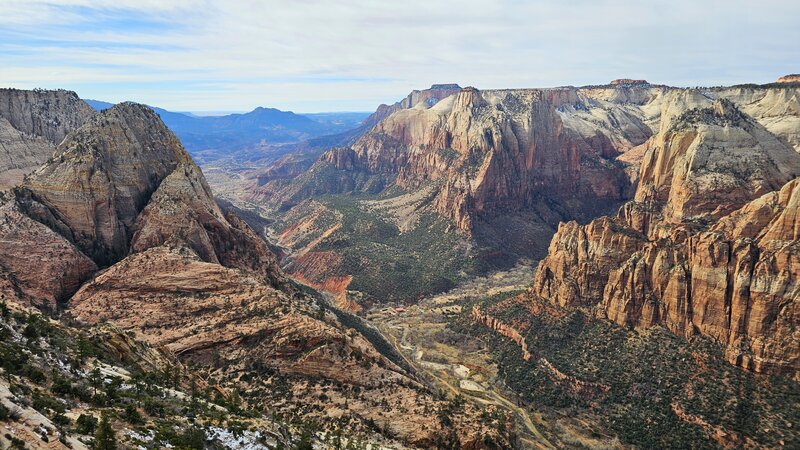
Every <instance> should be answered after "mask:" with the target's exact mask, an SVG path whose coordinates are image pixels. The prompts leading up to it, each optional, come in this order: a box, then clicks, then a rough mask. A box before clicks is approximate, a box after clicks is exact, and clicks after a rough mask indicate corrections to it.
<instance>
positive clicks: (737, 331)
mask: <svg viewBox="0 0 800 450" xmlns="http://www.w3.org/2000/svg"><path fill="white" fill-rule="evenodd" d="M664 128H665V129H664V131H663V132H662V133H660V134H659V135H658V136H656V137H654V138H653V140H652V142H651V145H650V149H649V150H648V153H647V154H646V156H645V158H644V160H643V162H642V166H641V170H640V174H639V180H640V184H639V187H638V189H637V192H636V196H635V199H634V201H632V202H629V203H628V204H626V205H624V206H623V207H622V208H620V211H619V213H618V214H617V216H616V217H613V218H611V217H601V218H599V219H596V220H594V221H592V222H591V223H589V224H588V225H585V226H581V225H578V224H576V223H574V222H571V223H567V224H562V225H561V226H560V227H559V230H558V232H557V233H556V235H555V236H554V238H553V240H552V242H551V245H550V249H549V253H548V256H547V258H545V259H544V260H543V261H542V262H541V263H540V264H539V267H538V269H537V272H536V276H535V281H534V284H533V288H532V293H533V294H534V295H535V296H537V297H540V298H544V299H547V300H549V301H551V302H553V303H557V304H559V305H562V306H573V305H597V306H599V311H600V314H601V315H603V316H605V317H608V318H609V319H611V320H613V321H615V322H617V323H619V324H622V325H626V326H629V327H632V328H647V327H651V326H654V325H663V326H665V327H667V328H668V329H670V330H671V331H673V332H675V333H677V334H681V335H685V336H690V335H693V334H695V333H699V334H703V335H705V336H709V337H711V338H712V339H714V340H716V341H717V342H719V343H720V344H721V345H723V346H724V348H725V352H726V357H727V359H728V360H729V361H730V362H731V363H733V364H736V365H740V366H742V367H745V368H748V369H751V370H754V371H756V372H760V373H778V374H784V375H787V376H790V377H794V378H798V377H800V345H798V342H800V341H798V335H797V332H796V327H795V326H794V325H793V324H796V323H797V320H798V314H799V312H800V304H798V303H797V300H798V299H800V288H798V283H797V279H798V277H800V275H799V274H800V272H799V270H800V259H799V257H800V253H798V249H799V248H798V247H797V242H798V240H797V239H798V229H797V226H798V225H797V223H796V222H797V215H798V205H800V201H799V200H798V198H797V197H798V195H800V191H798V185H799V184H800V181H799V180H798V179H796V178H795V179H793V178H794V177H796V176H797V174H798V173H799V172H800V155H798V154H797V153H796V152H795V151H793V149H792V148H791V147H789V146H787V145H786V144H785V143H783V142H781V141H780V140H778V139H776V138H775V136H774V135H772V134H771V133H769V132H768V131H767V130H766V129H765V128H764V127H763V126H761V125H760V124H758V123H757V122H756V121H755V120H753V119H752V118H751V117H749V116H747V115H746V114H744V113H742V112H741V111H739V110H738V109H737V108H736V107H735V106H733V105H732V104H731V103H730V102H727V101H725V100H721V101H717V102H716V103H715V104H714V105H712V106H711V107H710V108H698V109H693V110H690V111H688V112H687V113H685V114H682V115H680V116H678V117H676V118H675V119H674V120H673V121H672V122H671V123H670V125H669V126H666V127H664ZM778 189H779V190H778Z"/></svg>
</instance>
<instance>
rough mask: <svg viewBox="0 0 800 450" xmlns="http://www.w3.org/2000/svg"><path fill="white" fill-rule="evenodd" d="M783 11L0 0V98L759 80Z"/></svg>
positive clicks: (270, 98) (735, 2)
mask: <svg viewBox="0 0 800 450" xmlns="http://www.w3.org/2000/svg"><path fill="white" fill-rule="evenodd" d="M797 17H800V3H798V2H796V1H777V0H767V1H762V2H757V3H756V2H750V1H739V0H731V1H724V2H723V1H717V0H709V1H702V2H699V1H689V0H675V1H670V2H666V1H621V0H597V1H589V0H575V1H571V2H563V1H557V0H548V1H522V0H495V1H487V0H480V1H479V0H459V1H447V2H444V1H435V0H403V1H396V0H395V1H379V0H371V1H364V0H358V1H356V0H340V1H337V2H331V1H321V0H293V1H256V0H252V1H246V0H241V1H239V0H229V1H218V2H212V1H188V0H187V1H164V0H114V1H106V0H52V1H46V0H32V1H31V0H26V1H20V0H5V1H3V2H2V3H0V58H2V61H3V64H2V65H0V85H10V86H17V87H25V88H30V87H65V88H69V89H75V90H77V91H78V92H79V94H81V95H82V96H83V97H95V98H101V99H105V100H110V101H119V100H125V99H133V100H137V101H142V102H147V103H152V104H157V105H161V106H164V107H167V108H172V109H178V110H193V109H200V110H212V109H225V110H232V109H238V110H243V109H249V108H252V107H255V106H257V105H267V106H275V107H280V108H285V109H294V110H301V111H313V110H323V109H328V110H330V109H359V110H371V109H374V107H375V105H376V104H377V103H380V102H391V101H394V100H396V99H397V98H399V97H401V96H403V95H405V94H406V93H407V91H409V90H411V89H414V88H424V87H426V86H428V85H430V84H432V83H437V82H458V83H461V84H462V85H474V86H477V87H479V88H494V87H543V86H555V85H566V84H574V85H580V84H591V83H600V82H605V81H608V80H610V79H612V78H618V77H636V78H646V79H648V80H651V81H656V82H662V83H668V84H675V85H716V84H729V83H737V82H768V81H771V80H774V79H775V78H776V77H777V76H779V75H781V74H784V73H788V72H797V71H798V70H799V69H798V67H796V66H795V65H796V64H797V61H800V48H798V46H797V45H796V43H797V42H800V27H797V26H796V23H795V22H796V18H797Z"/></svg>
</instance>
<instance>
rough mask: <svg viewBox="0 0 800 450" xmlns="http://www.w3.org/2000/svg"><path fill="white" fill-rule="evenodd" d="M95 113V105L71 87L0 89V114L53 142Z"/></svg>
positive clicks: (22, 129) (26, 130)
mask: <svg viewBox="0 0 800 450" xmlns="http://www.w3.org/2000/svg"><path fill="white" fill-rule="evenodd" d="M93 115H94V109H92V107H91V106H89V105H88V104H87V103H86V102H84V101H83V100H81V99H80V98H78V95H77V94H75V93H74V92H71V91H65V90H57V91H47V90H42V89H38V90H33V91H25V90H20V89H0V117H2V118H4V119H6V120H7V121H8V122H9V123H10V124H11V126H13V127H14V128H15V129H17V130H19V131H20V132H22V133H25V134H27V135H32V136H39V137H42V138H44V139H45V140H47V141H48V142H50V143H51V144H53V145H58V144H59V143H60V142H61V141H62V140H63V139H64V137H65V136H66V135H67V133H69V132H71V131H72V130H75V129H77V128H78V127H80V126H81V125H83V123H84V122H86V120H87V119H88V118H90V117H91V116H93Z"/></svg>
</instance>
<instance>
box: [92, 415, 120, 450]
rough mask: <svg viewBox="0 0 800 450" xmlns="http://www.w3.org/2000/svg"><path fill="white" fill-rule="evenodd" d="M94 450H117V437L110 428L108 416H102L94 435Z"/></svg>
mask: <svg viewBox="0 0 800 450" xmlns="http://www.w3.org/2000/svg"><path fill="white" fill-rule="evenodd" d="M94 450H117V436H116V434H114V429H113V428H111V422H109V420H108V414H103V416H102V418H101V419H100V425H98V426H97V432H96V433H95V434H94Z"/></svg>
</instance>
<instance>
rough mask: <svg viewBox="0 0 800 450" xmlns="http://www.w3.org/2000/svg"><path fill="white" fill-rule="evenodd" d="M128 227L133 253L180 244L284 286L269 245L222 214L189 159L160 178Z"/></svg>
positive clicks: (205, 258)
mask: <svg viewBox="0 0 800 450" xmlns="http://www.w3.org/2000/svg"><path fill="white" fill-rule="evenodd" d="M131 230H132V233H133V236H132V238H131V243H130V252H131V253H135V252H140V251H144V250H146V249H148V248H151V247H157V246H160V245H162V244H164V243H170V242H175V241H177V242H183V243H185V244H187V245H188V246H189V247H191V248H192V250H194V251H195V252H197V254H198V255H200V257H201V258H202V259H203V261H207V262H211V263H216V264H220V265H223V266H225V267H236V268H240V269H246V270H249V271H252V272H254V273H258V274H260V275H261V276H262V277H264V279H265V280H268V282H269V283H270V284H272V285H276V286H277V285H285V284H286V280H285V279H284V277H283V276H282V275H281V273H280V269H279V267H278V265H277V260H276V258H275V257H274V255H273V254H272V253H271V252H270V250H269V248H268V246H267V243H266V242H265V241H264V240H263V239H261V238H260V237H259V236H257V235H256V234H255V232H254V231H253V230H252V229H250V227H249V226H248V225H247V224H246V223H245V222H244V221H243V220H242V219H241V218H239V217H238V216H236V215H235V214H233V213H229V214H227V215H226V214H223V212H222V211H221V210H220V208H219V206H218V205H217V203H216V201H215V200H214V197H213V194H212V193H211V189H210V188H209V187H208V183H206V180H205V178H204V177H203V174H202V173H201V171H200V168H199V167H197V166H196V165H195V164H194V163H193V162H191V161H189V162H185V163H182V164H181V165H179V166H178V167H177V168H176V169H175V170H174V171H173V172H172V173H171V174H169V175H168V176H167V177H166V178H164V180H163V181H162V182H161V184H160V185H159V187H158V189H157V190H156V191H155V192H154V193H153V195H152V197H151V198H150V201H149V202H148V203H147V206H146V207H145V208H144V209H143V210H142V211H141V213H140V214H139V216H138V217H137V219H136V222H135V223H134V225H133V227H132V228H131Z"/></svg>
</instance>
